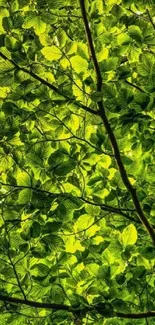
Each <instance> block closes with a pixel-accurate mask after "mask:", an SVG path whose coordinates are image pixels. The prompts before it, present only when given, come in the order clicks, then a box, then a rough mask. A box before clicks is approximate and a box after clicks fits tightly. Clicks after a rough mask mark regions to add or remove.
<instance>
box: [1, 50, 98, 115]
mask: <svg viewBox="0 0 155 325" xmlns="http://www.w3.org/2000/svg"><path fill="white" fill-rule="evenodd" d="M0 57H1V58H3V59H4V60H7V61H9V62H10V63H11V64H13V66H14V67H15V68H16V69H18V70H20V71H23V72H25V73H27V74H29V75H30V76H31V77H32V78H34V79H35V80H38V81H39V82H40V83H41V84H43V85H45V86H47V87H48V88H49V89H51V90H53V91H54V92H56V93H57V94H59V95H61V96H63V97H64V98H65V99H67V100H68V101H71V102H72V103H73V104H74V105H76V106H78V107H79V108H83V109H84V110H85V111H87V112H89V113H92V114H94V115H98V111H94V110H93V109H91V108H90V107H88V106H86V105H84V104H82V103H78V102H77V101H75V98H70V97H68V96H67V95H66V94H64V93H63V92H61V91H60V90H59V89H58V88H57V87H55V86H53V85H52V84H51V83H49V82H48V81H46V80H45V79H43V78H41V77H39V76H38V75H36V74H35V73H34V72H33V71H30V70H27V69H26V68H23V67H20V66H19V65H18V64H17V63H15V62H14V61H13V60H11V59H8V58H7V57H6V56H5V55H4V54H3V53H2V52H0Z"/></svg>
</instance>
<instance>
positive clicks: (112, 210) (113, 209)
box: [79, 197, 141, 223]
mask: <svg viewBox="0 0 155 325" xmlns="http://www.w3.org/2000/svg"><path fill="white" fill-rule="evenodd" d="M79 198H80V199H81V200H82V201H84V202H86V203H88V204H91V205H94V206H98V207H100V208H101V210H103V211H109V212H110V213H116V214H119V215H121V216H123V217H125V218H126V219H128V220H130V221H132V222H136V223H141V222H140V220H139V219H137V220H136V219H135V218H133V217H131V216H130V215H129V214H127V213H125V211H127V212H135V211H136V210H135V209H123V208H122V209H121V208H117V207H112V206H110V205H107V204H99V203H95V202H92V201H89V200H87V199H85V198H83V197H79Z"/></svg>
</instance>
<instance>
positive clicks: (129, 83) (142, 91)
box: [125, 80, 146, 94]
mask: <svg viewBox="0 0 155 325" xmlns="http://www.w3.org/2000/svg"><path fill="white" fill-rule="evenodd" d="M125 83H126V84H128V85H130V86H132V87H134V88H136V89H137V90H139V91H140V92H141V93H144V94H146V91H145V90H143V89H142V88H140V87H139V86H137V85H135V84H133V83H132V82H130V81H128V80H125Z"/></svg>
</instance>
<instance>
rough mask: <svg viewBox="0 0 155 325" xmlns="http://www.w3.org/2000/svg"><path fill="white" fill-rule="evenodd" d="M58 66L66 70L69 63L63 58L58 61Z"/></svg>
mask: <svg viewBox="0 0 155 325" xmlns="http://www.w3.org/2000/svg"><path fill="white" fill-rule="evenodd" d="M60 65H61V66H62V67H63V68H64V69H66V68H68V67H70V62H69V60H67V59H66V58H63V59H61V60H60Z"/></svg>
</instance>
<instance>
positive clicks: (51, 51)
mask: <svg viewBox="0 0 155 325" xmlns="http://www.w3.org/2000/svg"><path fill="white" fill-rule="evenodd" d="M41 52H42V54H43V55H44V57H45V59H47V60H49V61H55V60H59V59H60V58H61V56H62V53H61V51H60V49H59V48H58V47H56V46H55V45H52V46H46V47H44V48H43V49H42V50H41Z"/></svg>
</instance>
